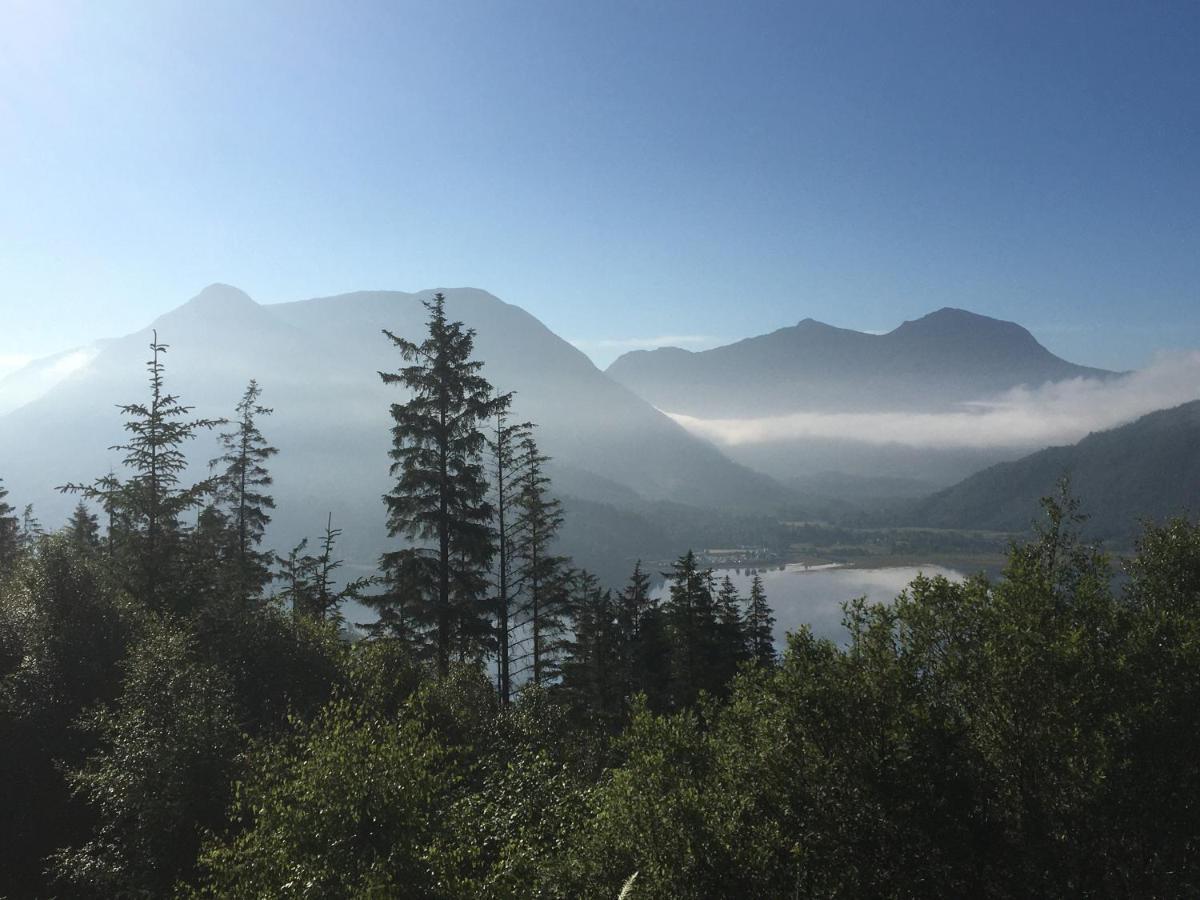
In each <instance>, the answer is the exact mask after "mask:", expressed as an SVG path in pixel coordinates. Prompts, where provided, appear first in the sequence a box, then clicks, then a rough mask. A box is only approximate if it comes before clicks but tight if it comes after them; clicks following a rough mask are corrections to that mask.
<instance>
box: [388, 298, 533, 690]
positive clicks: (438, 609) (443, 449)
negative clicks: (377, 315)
mask: <svg viewBox="0 0 1200 900" xmlns="http://www.w3.org/2000/svg"><path fill="white" fill-rule="evenodd" d="M425 308H426V309H427V310H428V312H429V318H428V322H427V325H428V336H427V337H426V338H425V340H424V341H422V342H421V343H419V344H418V343H414V342H413V341H410V340H408V339H406V338H403V337H400V336H398V335H395V334H393V333H392V332H390V331H387V330H386V329H385V330H384V332H383V333H384V335H386V336H387V338H388V340H390V341H391V342H392V344H393V345H394V346H395V347H396V348H397V349H398V350H399V351H400V355H401V356H402V357H403V359H404V361H405V362H407V363H409V364H410V365H407V366H405V367H403V368H401V369H400V370H399V371H398V372H380V373H379V375H380V377H381V378H382V379H383V382H384V384H394V385H400V386H402V387H404V388H407V389H408V390H409V391H411V397H410V399H409V400H408V401H407V402H405V403H393V404H392V406H391V413H392V419H393V426H392V449H391V451H390V454H389V455H390V457H391V459H392V465H391V474H392V476H393V477H395V479H396V483H395V485H394V486H393V488H392V490H391V491H389V492H388V493H387V494H385V495H384V502H385V503H386V504H387V524H388V534H389V535H391V536H393V537H396V536H402V537H404V538H406V539H408V540H410V541H414V542H419V543H418V545H417V546H414V547H406V548H404V549H402V550H396V551H392V552H389V553H385V554H384V556H383V559H382V561H381V562H382V568H383V569H384V573H385V577H387V578H388V579H389V580H390V581H391V582H393V583H403V584H405V586H406V587H408V588H410V589H415V590H416V591H417V597H416V599H417V601H418V604H419V607H420V608H419V610H418V613H419V614H420V616H421V618H423V619H424V620H425V621H426V622H427V623H428V626H429V628H430V629H431V631H432V637H433V644H434V653H435V658H436V660H437V667H438V671H439V673H440V674H441V675H442V676H445V675H446V674H447V673H448V672H449V669H450V656H451V651H452V648H453V646H454V644H455V642H456V641H458V642H461V641H462V640H463V639H471V640H475V639H476V636H478V635H481V634H484V635H485V634H487V632H488V631H489V630H490V622H489V618H490V613H491V610H490V609H489V605H490V604H489V602H488V599H487V594H488V579H487V573H488V569H489V565H490V563H491V560H492V556H493V554H494V552H495V543H494V540H493V533H492V528H491V521H492V508H491V504H490V503H489V502H488V499H487V493H488V485H487V478H486V475H485V472H484V463H483V453H484V450H485V448H486V441H487V438H486V437H485V435H484V433H483V431H482V430H481V429H482V427H483V424H484V423H485V422H487V421H488V420H490V419H491V418H493V417H494V416H495V415H496V413H497V412H498V411H499V410H501V409H503V408H504V407H505V406H507V405H508V403H509V400H510V395H508V394H501V395H496V394H494V393H493V391H492V387H491V385H490V384H488V382H487V379H485V378H484V377H483V376H482V375H481V374H480V369H481V368H482V367H483V363H482V362H479V361H477V360H474V359H472V352H473V350H474V343H475V332H474V331H473V330H471V329H468V328H465V327H464V326H463V324H462V323H461V322H450V321H448V320H447V318H446V310H445V297H444V296H443V295H442V294H441V293H438V294H435V295H434V297H433V299H432V300H430V301H427V302H426V303H425ZM390 596H391V595H390V594H384V595H383V596H382V597H377V598H374V602H373V605H376V608H381V612H382V607H383V606H384V605H386V604H387V603H388V602H389V599H390ZM480 649H482V648H480Z"/></svg>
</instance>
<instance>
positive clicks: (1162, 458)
mask: <svg viewBox="0 0 1200 900" xmlns="http://www.w3.org/2000/svg"><path fill="white" fill-rule="evenodd" d="M1063 474H1069V475H1070V477H1071V485H1072V489H1073V491H1074V493H1075V494H1076V495H1077V496H1078V497H1079V498H1080V500H1081V501H1082V504H1083V510H1084V512H1087V513H1089V514H1090V515H1091V517H1092V518H1091V520H1090V521H1089V523H1088V526H1087V531H1088V533H1090V534H1092V535H1095V536H1099V537H1108V538H1127V537H1129V536H1130V535H1131V534H1132V533H1134V532H1135V531H1136V522H1137V519H1138V518H1139V517H1145V518H1149V519H1154V520H1161V519H1163V518H1165V517H1168V516H1171V515H1176V514H1179V513H1185V512H1190V513H1191V514H1192V515H1196V514H1200V401H1194V402H1192V403H1186V404H1184V405H1183V406H1177V407H1174V408H1172V409H1164V410H1159V411H1158V412H1153V413H1150V414H1149V415H1147V416H1143V417H1142V418H1140V419H1138V420H1137V421H1135V422H1131V423H1130V424H1128V425H1124V426H1122V427H1120V428H1114V429H1112V430H1111V431H1102V432H1097V433H1094V434H1090V435H1088V436H1087V437H1086V438H1084V439H1083V440H1082V441H1080V442H1079V443H1078V444H1074V445H1072V446H1067V447H1050V448H1047V449H1045V450H1041V451H1039V452H1037V453H1034V454H1032V455H1030V456H1026V457H1024V458H1022V459H1019V460H1016V461H1015V462H1009V463H1001V464H999V465H996V466H992V467H991V468H989V469H985V470H984V471H982V472H978V473H976V474H975V475H972V476H971V477H969V478H967V479H966V480H964V481H962V482H961V483H959V484H957V485H955V486H954V487H951V488H948V489H947V490H944V491H941V492H939V493H937V494H934V495H933V496H932V497H930V498H928V499H927V500H925V501H923V502H921V503H919V504H917V505H916V506H915V507H914V510H913V513H912V519H913V522H914V523H916V524H921V525H929V526H935V527H944V528H983V529H995V530H1000V531H1019V530H1023V529H1025V528H1027V527H1028V526H1029V523H1030V522H1031V521H1032V520H1033V519H1034V517H1035V516H1036V515H1037V514H1038V499H1039V498H1040V497H1043V496H1046V495H1049V494H1052V493H1053V492H1054V489H1055V484H1056V482H1057V480H1058V479H1059V477H1061V476H1062V475H1063Z"/></svg>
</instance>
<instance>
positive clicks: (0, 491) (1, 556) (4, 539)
mask: <svg viewBox="0 0 1200 900" xmlns="http://www.w3.org/2000/svg"><path fill="white" fill-rule="evenodd" d="M6 497H8V488H6V487H5V486H4V479H2V478H0V571H3V570H4V569H6V568H8V567H9V566H11V565H12V563H13V562H14V561H15V560H16V558H17V554H18V553H19V552H20V533H21V523H20V522H18V521H17V517H16V516H15V515H14V513H15V512H16V510H15V509H13V508H12V506H10V505H9V504H8V501H7V500H6V499H5V498H6Z"/></svg>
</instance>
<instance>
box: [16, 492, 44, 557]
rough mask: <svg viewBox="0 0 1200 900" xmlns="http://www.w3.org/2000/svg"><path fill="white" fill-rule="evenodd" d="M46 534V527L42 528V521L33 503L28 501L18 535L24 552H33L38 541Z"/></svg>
mask: <svg viewBox="0 0 1200 900" xmlns="http://www.w3.org/2000/svg"><path fill="white" fill-rule="evenodd" d="M45 536H46V529H44V528H42V523H41V522H40V521H39V520H38V517H37V515H35V514H34V511H33V504H32V503H26V504H25V509H24V510H23V511H22V512H21V532H20V535H19V537H18V542H19V543H20V546H21V550H22V552H24V553H32V552H33V550H34V549H35V548H36V547H37V545H38V541H40V540H41V539H42V538H43V537H45Z"/></svg>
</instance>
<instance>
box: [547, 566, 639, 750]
mask: <svg viewBox="0 0 1200 900" xmlns="http://www.w3.org/2000/svg"><path fill="white" fill-rule="evenodd" d="M571 612H572V621H573V625H574V636H573V638H572V640H571V641H570V643H569V645H568V649H567V655H566V658H565V659H564V660H563V663H562V686H563V689H564V691H565V692H566V694H567V696H568V697H570V698H571V701H572V703H573V704H574V706H575V708H576V709H578V710H580V711H582V712H584V713H586V714H587V715H588V717H590V718H593V719H595V720H596V721H598V722H601V723H603V724H604V725H606V726H607V727H608V728H611V729H613V730H616V729H618V728H619V726H620V723H621V721H622V719H623V718H624V709H625V698H626V694H625V679H624V677H623V675H624V673H623V672H622V665H621V662H622V657H623V652H622V651H623V650H624V646H623V645H624V640H623V637H624V636H623V635H622V632H621V626H620V623H619V621H618V620H619V605H618V603H617V602H615V601H614V600H613V596H612V592H611V591H607V590H603V589H602V588H601V587H600V582H599V581H598V580H597V579H596V577H595V576H594V575H592V574H590V573H588V572H579V573H577V574H576V576H575V578H574V579H573V585H572V596H571Z"/></svg>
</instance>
